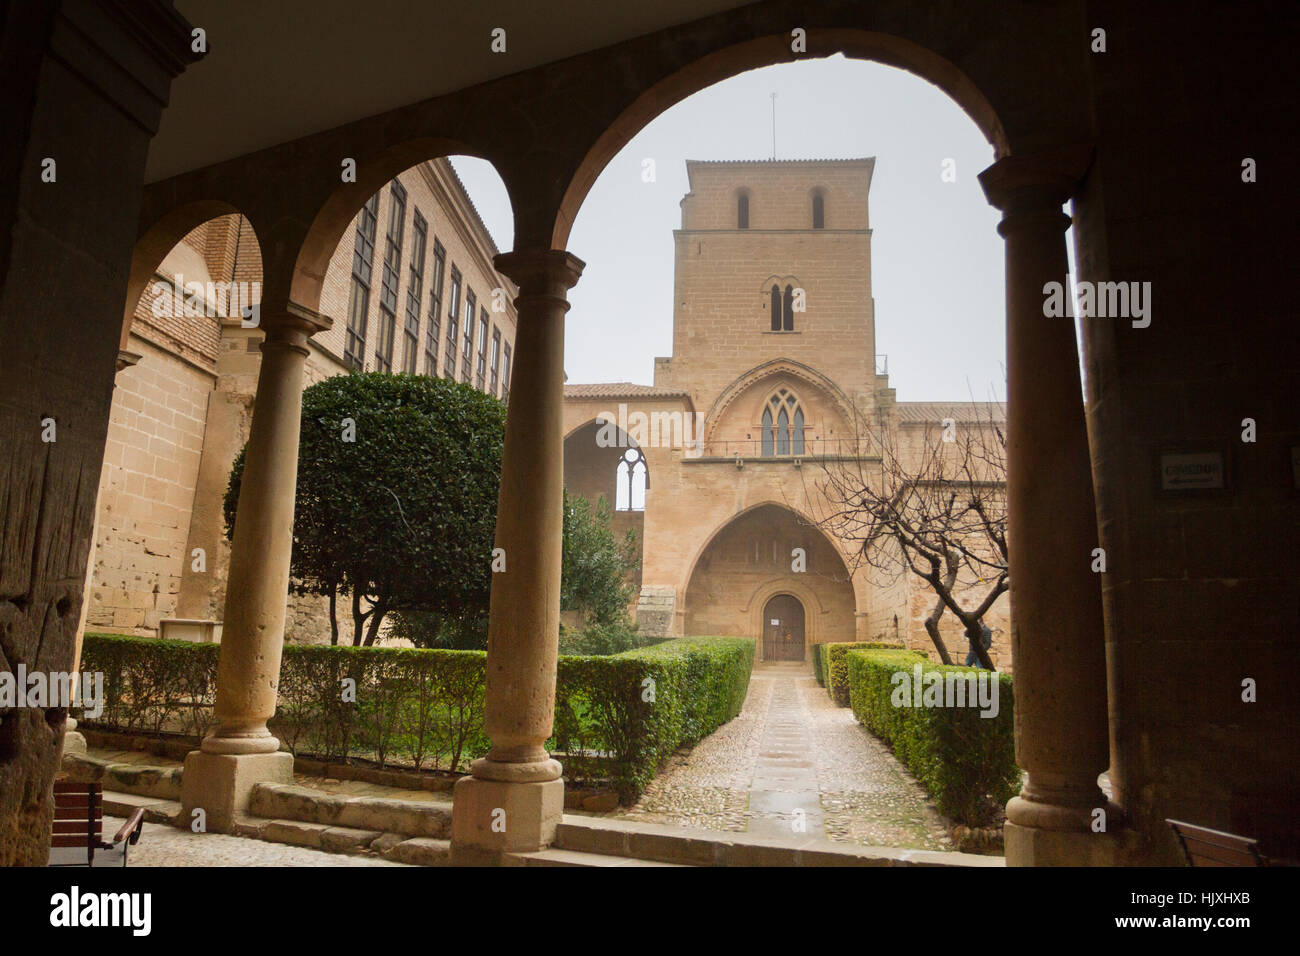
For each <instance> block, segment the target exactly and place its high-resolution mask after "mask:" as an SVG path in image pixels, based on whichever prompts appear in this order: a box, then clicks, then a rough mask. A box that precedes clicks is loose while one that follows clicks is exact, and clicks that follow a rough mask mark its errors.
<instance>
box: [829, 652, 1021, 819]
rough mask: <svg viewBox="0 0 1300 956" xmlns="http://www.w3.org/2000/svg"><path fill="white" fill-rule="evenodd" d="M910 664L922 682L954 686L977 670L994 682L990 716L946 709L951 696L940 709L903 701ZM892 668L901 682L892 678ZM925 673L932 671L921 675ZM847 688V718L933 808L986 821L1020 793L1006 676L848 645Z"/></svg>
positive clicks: (911, 681) (910, 674)
mask: <svg viewBox="0 0 1300 956" xmlns="http://www.w3.org/2000/svg"><path fill="white" fill-rule="evenodd" d="M918 665H919V667H920V674H921V678H922V686H923V687H927V686H929V685H930V684H932V683H933V682H935V681H938V680H942V681H943V682H944V687H945V688H946V687H948V686H949V685H951V687H952V689H953V690H954V691H955V690H957V689H958V687H957V684H958V682H959V681H960V682H968V681H969V679H970V678H971V677H977V678H978V677H979V675H984V678H983V679H985V680H995V681H997V685H996V686H997V713H996V715H995V716H989V717H984V716H981V708H980V707H979V706H972V705H970V704H968V705H967V706H952V704H953V703H954V701H953V700H952V699H947V700H944V701H943V703H944V705H941V706H915V704H916V703H917V700H916V698H913V699H912V701H911V705H908V703H907V701H906V698H905V697H904V696H903V695H902V690H903V685H904V684H906V685H908V689H909V690H910V689H912V685H914V684H915V678H916V674H917V670H916V669H917V667H918ZM900 673H901V674H903V675H906V677H907V679H906V681H903V680H902V679H901V678H896V677H895V675H896V674H900ZM933 674H937V675H939V676H938V677H930V676H929V675H933ZM848 685H849V700H850V704H851V706H852V708H853V714H854V716H855V717H857V719H858V721H859V722H860V723H862V724H863V725H864V726H865V727H866V728H867V729H868V730H870V731H871V732H872V733H873V734H875V735H876V736H877V737H879V738H880V739H881V740H883V741H884V742H885V743H886V744H888V745H889V747H890V748H891V749H892V750H893V751H894V755H895V756H896V757H898V759H899V761H901V762H902V764H903V765H904V766H905V767H907V769H908V770H909V771H910V772H911V773H912V775H913V776H914V777H916V779H917V780H918V781H919V782H920V783H921V785H922V786H924V787H925V789H926V790H927V791H928V792H929V793H930V795H931V796H932V797H933V798H934V801H935V806H936V807H937V808H938V809H939V812H940V813H942V814H944V815H945V816H947V817H949V818H951V819H953V820H955V821H957V822H959V823H965V824H968V825H970V826H982V825H986V824H988V823H990V822H992V821H993V819H994V817H995V816H996V814H997V811H998V809H999V808H1001V807H1002V806H1003V805H1005V804H1006V802H1007V801H1008V800H1010V799H1011V798H1012V797H1014V796H1015V795H1016V794H1017V793H1019V792H1020V768H1019V767H1017V766H1016V750H1015V723H1014V720H1013V717H1012V707H1013V698H1012V683H1011V677H1010V676H1009V675H1007V674H998V673H995V672H992V671H982V670H980V669H979V668H975V667H951V666H946V665H942V664H931V663H930V661H929V659H928V658H927V657H925V656H924V655H923V654H920V653H918V652H916V651H905V650H855V651H851V652H850V653H849V654H848ZM936 690H937V688H936ZM965 690H967V691H969V690H970V685H969V683H967V684H966V688H965ZM987 692H988V693H989V694H991V693H992V688H991V687H990V688H988V691H987ZM924 693H925V692H924V691H923V693H922V696H921V698H920V702H921V703H922V704H924V703H925V702H926V697H925V696H924ZM969 699H970V698H969V697H968V700H969ZM986 709H987V710H990V711H991V710H992V708H991V707H988V708H986Z"/></svg>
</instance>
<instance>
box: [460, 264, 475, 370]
mask: <svg viewBox="0 0 1300 956" xmlns="http://www.w3.org/2000/svg"><path fill="white" fill-rule="evenodd" d="M477 308H478V300H477V299H476V298H475V297H474V290H473V289H471V288H469V287H468V286H466V287H465V338H464V339H463V340H462V342H461V347H460V358H461V363H460V380H461V381H462V382H464V383H465V384H466V385H468V384H469V377H470V375H471V374H472V372H473V364H474V311H475V309H477Z"/></svg>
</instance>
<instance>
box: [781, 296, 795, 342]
mask: <svg viewBox="0 0 1300 956" xmlns="http://www.w3.org/2000/svg"><path fill="white" fill-rule="evenodd" d="M781 317H782V325H781V327H782V329H784V330H785V331H786V332H793V331H794V286H792V285H788V286H786V287H785V297H784V298H783V299H782V301H781Z"/></svg>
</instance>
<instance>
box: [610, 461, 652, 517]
mask: <svg viewBox="0 0 1300 956" xmlns="http://www.w3.org/2000/svg"><path fill="white" fill-rule="evenodd" d="M645 489H646V466H645V455H643V454H642V453H641V449H640V448H629V449H628V450H627V451H625V452H624V453H623V457H622V459H621V460H620V461H619V463H618V474H617V485H616V487H615V489H614V510H615V511H645Z"/></svg>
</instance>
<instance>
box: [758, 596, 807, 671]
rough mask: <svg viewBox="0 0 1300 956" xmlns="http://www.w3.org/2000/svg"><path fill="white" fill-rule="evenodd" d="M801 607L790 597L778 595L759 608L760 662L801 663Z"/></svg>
mask: <svg viewBox="0 0 1300 956" xmlns="http://www.w3.org/2000/svg"><path fill="white" fill-rule="evenodd" d="M803 623H804V619H803V604H802V603H801V602H800V601H799V599H798V598H797V597H795V596H794V595H793V594H778V595H776V596H775V597H773V598H772V599H771V600H769V601H768V602H767V604H765V605H764V606H763V660H765V661H802V660H803V650H804V634H803Z"/></svg>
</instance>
